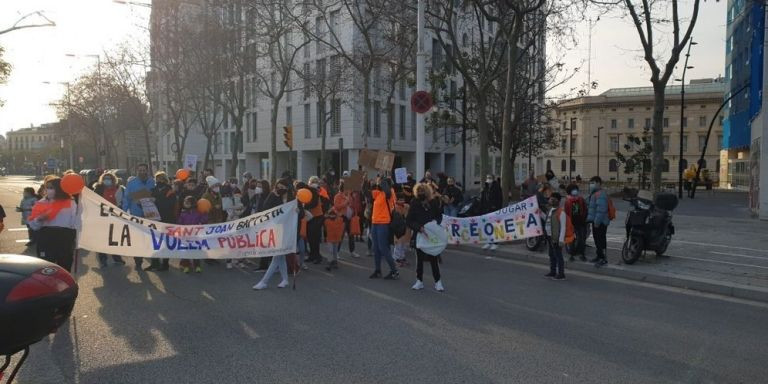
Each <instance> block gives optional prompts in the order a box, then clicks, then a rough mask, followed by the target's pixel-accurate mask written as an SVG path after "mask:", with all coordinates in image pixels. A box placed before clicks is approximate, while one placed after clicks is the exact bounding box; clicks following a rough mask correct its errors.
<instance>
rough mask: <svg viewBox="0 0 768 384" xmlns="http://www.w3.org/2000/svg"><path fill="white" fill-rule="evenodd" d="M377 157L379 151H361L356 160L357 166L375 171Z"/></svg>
mask: <svg viewBox="0 0 768 384" xmlns="http://www.w3.org/2000/svg"><path fill="white" fill-rule="evenodd" d="M378 155H379V151H374V150H372V149H361V150H360V156H359V157H358V158H357V164H358V165H360V166H361V167H364V168H369V169H375V168H376V159H377V157H378Z"/></svg>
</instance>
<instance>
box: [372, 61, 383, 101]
mask: <svg viewBox="0 0 768 384" xmlns="http://www.w3.org/2000/svg"><path fill="white" fill-rule="evenodd" d="M373 94H374V95H378V94H381V67H380V66H378V65H377V66H375V67H373Z"/></svg>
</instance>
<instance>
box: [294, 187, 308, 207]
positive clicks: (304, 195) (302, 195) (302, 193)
mask: <svg viewBox="0 0 768 384" xmlns="http://www.w3.org/2000/svg"><path fill="white" fill-rule="evenodd" d="M296 198H297V199H299V202H300V203H302V204H309V202H310V201H312V191H310V190H309V189H306V188H302V189H299V191H298V192H296Z"/></svg>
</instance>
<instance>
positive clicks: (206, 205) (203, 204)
mask: <svg viewBox="0 0 768 384" xmlns="http://www.w3.org/2000/svg"><path fill="white" fill-rule="evenodd" d="M211 207H212V205H211V202H210V201H208V199H200V200H198V201H197V211H198V212H200V213H208V212H210V211H211Z"/></svg>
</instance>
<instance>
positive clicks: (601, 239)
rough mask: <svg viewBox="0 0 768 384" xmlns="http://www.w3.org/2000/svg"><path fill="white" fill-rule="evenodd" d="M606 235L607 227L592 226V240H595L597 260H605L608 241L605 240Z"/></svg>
mask: <svg viewBox="0 0 768 384" xmlns="http://www.w3.org/2000/svg"><path fill="white" fill-rule="evenodd" d="M607 233H608V226H607V225H598V224H593V225H592V238H593V239H595V248H597V258H598V259H605V250H606V249H607V248H608V240H607V239H606V238H605V237H606V234H607Z"/></svg>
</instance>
